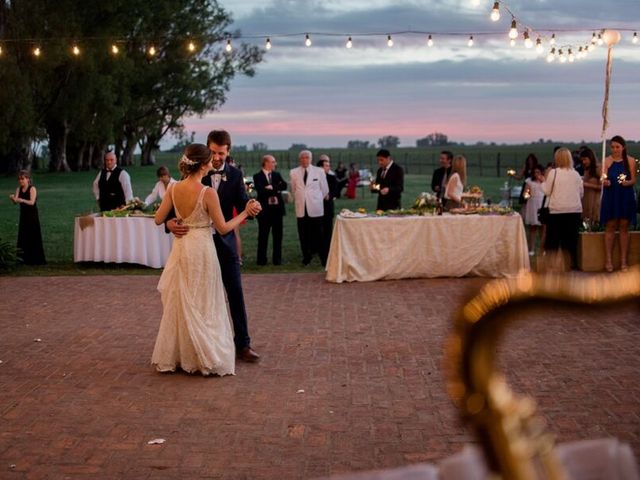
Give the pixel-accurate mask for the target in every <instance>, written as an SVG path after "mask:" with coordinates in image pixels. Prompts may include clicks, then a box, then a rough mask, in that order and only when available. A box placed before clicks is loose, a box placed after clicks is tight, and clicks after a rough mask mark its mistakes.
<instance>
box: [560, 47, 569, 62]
mask: <svg viewBox="0 0 640 480" xmlns="http://www.w3.org/2000/svg"><path fill="white" fill-rule="evenodd" d="M558 60H560V63H565V62H566V61H567V57H565V56H564V52H563V51H562V49H560V50H558Z"/></svg>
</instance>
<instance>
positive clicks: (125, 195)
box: [93, 152, 133, 212]
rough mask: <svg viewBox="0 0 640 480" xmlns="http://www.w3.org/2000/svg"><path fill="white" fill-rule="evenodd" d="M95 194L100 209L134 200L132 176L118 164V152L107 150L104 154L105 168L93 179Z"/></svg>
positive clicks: (102, 210) (103, 209) (118, 205)
mask: <svg viewBox="0 0 640 480" xmlns="http://www.w3.org/2000/svg"><path fill="white" fill-rule="evenodd" d="M93 194H94V195H95V197H96V200H97V201H98V205H100V211H101V212H104V211H106V210H113V209H114V208H118V207H122V206H123V205H125V204H126V203H127V202H129V201H131V200H133V191H132V190H131V178H130V177H129V174H128V173H127V172H125V171H124V170H123V169H121V168H120V167H118V166H117V165H116V154H115V153H113V152H107V153H106V154H105V156H104V168H103V169H102V170H100V172H99V173H98V176H97V177H96V179H95V180H94V181H93Z"/></svg>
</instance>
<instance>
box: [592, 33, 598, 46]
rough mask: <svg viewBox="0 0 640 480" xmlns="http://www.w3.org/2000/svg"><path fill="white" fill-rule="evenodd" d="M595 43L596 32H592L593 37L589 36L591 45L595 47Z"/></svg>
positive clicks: (596, 39) (596, 38)
mask: <svg viewBox="0 0 640 480" xmlns="http://www.w3.org/2000/svg"><path fill="white" fill-rule="evenodd" d="M597 41H598V36H597V35H596V32H593V35H591V44H592V45H595V44H596V42H597Z"/></svg>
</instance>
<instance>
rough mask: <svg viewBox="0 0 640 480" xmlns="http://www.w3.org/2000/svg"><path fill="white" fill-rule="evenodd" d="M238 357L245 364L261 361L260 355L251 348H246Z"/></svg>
mask: <svg viewBox="0 0 640 480" xmlns="http://www.w3.org/2000/svg"><path fill="white" fill-rule="evenodd" d="M237 356H238V358H239V359H240V360H242V361H243V362H249V363H255V362H257V361H258V360H260V355H258V354H257V353H256V352H254V351H253V350H252V349H251V347H244V348H243V349H242V350H240V351H239V352H238V354H237Z"/></svg>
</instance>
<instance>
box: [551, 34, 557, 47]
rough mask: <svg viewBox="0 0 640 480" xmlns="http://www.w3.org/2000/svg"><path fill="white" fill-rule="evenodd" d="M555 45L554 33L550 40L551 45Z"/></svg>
mask: <svg viewBox="0 0 640 480" xmlns="http://www.w3.org/2000/svg"><path fill="white" fill-rule="evenodd" d="M555 44H556V34H555V33H552V34H551V40H549V45H555Z"/></svg>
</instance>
